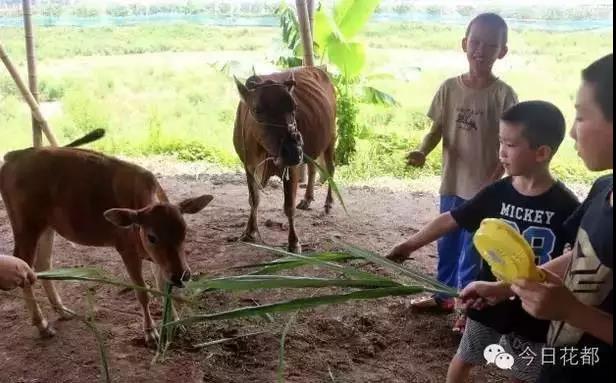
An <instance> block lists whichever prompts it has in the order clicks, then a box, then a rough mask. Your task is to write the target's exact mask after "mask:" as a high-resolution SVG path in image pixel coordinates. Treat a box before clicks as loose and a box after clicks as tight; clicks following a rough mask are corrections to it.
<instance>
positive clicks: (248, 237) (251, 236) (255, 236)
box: [239, 231, 262, 243]
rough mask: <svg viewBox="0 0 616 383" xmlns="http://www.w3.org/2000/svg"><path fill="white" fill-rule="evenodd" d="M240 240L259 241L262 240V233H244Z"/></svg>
mask: <svg viewBox="0 0 616 383" xmlns="http://www.w3.org/2000/svg"><path fill="white" fill-rule="evenodd" d="M239 240H240V242H250V243H258V242H262V241H261V234H259V232H258V231H255V232H252V233H243V234H242V235H241V236H240V238H239Z"/></svg>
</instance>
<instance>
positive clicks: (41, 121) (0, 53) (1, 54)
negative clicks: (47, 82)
mask: <svg viewBox="0 0 616 383" xmlns="http://www.w3.org/2000/svg"><path fill="white" fill-rule="evenodd" d="M0 60H2V62H3V63H4V66H6V69H7V70H8V71H9V73H10V74H11V77H12V78H13V81H15V84H16V85H17V88H18V89H19V91H20V93H21V95H22V96H23V98H24V99H25V100H26V102H27V103H28V106H30V111H31V112H32V118H33V120H35V121H37V122H38V124H37V127H36V129H39V125H40V129H41V130H42V131H43V133H44V134H45V137H46V138H47V140H48V141H49V143H50V144H51V145H52V146H58V142H57V141H56V138H55V137H54V136H53V133H51V129H50V128H49V125H48V124H47V121H46V120H45V117H43V114H42V113H41V110H40V108H39V105H38V103H37V102H36V99H35V98H34V95H33V94H32V93H31V92H30V90H28V88H27V87H26V85H25V84H24V82H23V80H22V79H21V77H20V76H19V73H18V72H17V69H15V66H13V63H11V60H10V59H9V57H8V56H7V54H6V52H5V50H4V48H3V47H2V43H0ZM41 141H42V140H41ZM41 144H42V142H41ZM34 145H35V146H36V142H35V143H34ZM39 146H40V145H39Z"/></svg>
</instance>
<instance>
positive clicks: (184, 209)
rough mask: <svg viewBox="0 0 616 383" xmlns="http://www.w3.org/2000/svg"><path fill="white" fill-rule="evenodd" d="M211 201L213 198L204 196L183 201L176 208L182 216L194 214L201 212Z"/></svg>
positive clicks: (207, 195)
mask: <svg viewBox="0 0 616 383" xmlns="http://www.w3.org/2000/svg"><path fill="white" fill-rule="evenodd" d="M213 199H214V196H211V195H209V194H204V195H202V196H200V197H196V198H189V199H185V200H184V201H182V202H180V203H179V205H178V207H179V209H180V212H181V213H182V214H196V213H198V212H200V211H201V210H203V208H204V207H206V206H207V205H208V204H209V203H210V202H212V200H213Z"/></svg>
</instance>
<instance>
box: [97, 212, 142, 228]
mask: <svg viewBox="0 0 616 383" xmlns="http://www.w3.org/2000/svg"><path fill="white" fill-rule="evenodd" d="M103 216H104V217H105V219H106V220H107V221H109V222H111V223H112V224H114V225H115V226H117V227H121V228H124V229H128V228H130V227H132V226H133V225H138V224H139V215H138V214H137V212H136V211H135V210H132V209H109V210H107V211H105V212H104V213H103Z"/></svg>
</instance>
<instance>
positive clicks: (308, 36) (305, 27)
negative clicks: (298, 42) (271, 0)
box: [295, 0, 314, 66]
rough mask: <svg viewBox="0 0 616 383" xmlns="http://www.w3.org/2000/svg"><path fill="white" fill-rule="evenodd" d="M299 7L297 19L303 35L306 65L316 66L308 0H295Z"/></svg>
mask: <svg viewBox="0 0 616 383" xmlns="http://www.w3.org/2000/svg"><path fill="white" fill-rule="evenodd" d="M295 5H296V7H297V20H298V21H299V28H300V33H301V37H302V46H303V47H304V65H306V66H314V53H313V46H312V33H311V32H310V21H309V14H308V6H307V4H306V0H295Z"/></svg>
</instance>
